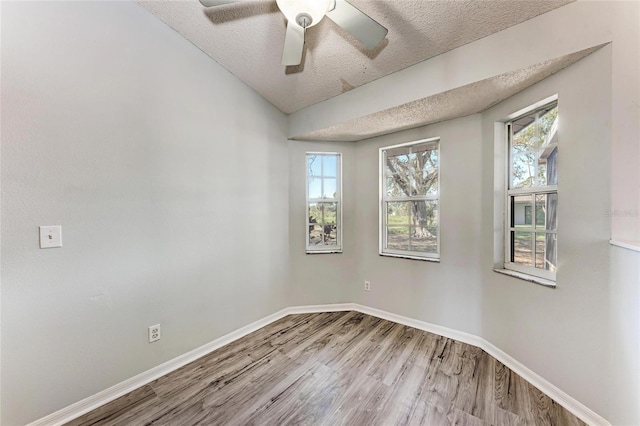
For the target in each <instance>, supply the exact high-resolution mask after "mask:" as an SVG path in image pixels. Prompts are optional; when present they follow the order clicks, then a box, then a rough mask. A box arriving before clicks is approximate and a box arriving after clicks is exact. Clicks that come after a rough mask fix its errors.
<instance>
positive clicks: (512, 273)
mask: <svg viewBox="0 0 640 426" xmlns="http://www.w3.org/2000/svg"><path fill="white" fill-rule="evenodd" d="M493 272H497V273H499V274H504V275H508V276H510V277H514V278H519V279H521V280H525V281H529V282H531V283H535V284H540V285H543V286H545V287H550V288H555V287H556V282H555V281H552V280H547V279H545V278H540V277H536V276H535V275H529V274H527V273H524V272H519V271H514V270H511V269H500V268H494V269H493Z"/></svg>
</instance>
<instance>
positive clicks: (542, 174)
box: [538, 146, 558, 185]
mask: <svg viewBox="0 0 640 426" xmlns="http://www.w3.org/2000/svg"><path fill="white" fill-rule="evenodd" d="M538 164H539V166H538V167H540V171H539V172H538V178H539V179H540V185H557V184H558V147H557V146H552V147H549V148H547V149H546V150H544V151H542V153H541V154H540V160H539V161H538Z"/></svg>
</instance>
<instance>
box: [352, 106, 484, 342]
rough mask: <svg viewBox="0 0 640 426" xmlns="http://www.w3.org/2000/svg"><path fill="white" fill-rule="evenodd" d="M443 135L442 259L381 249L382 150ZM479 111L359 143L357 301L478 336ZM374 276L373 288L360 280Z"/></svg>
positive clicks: (353, 294)
mask: <svg viewBox="0 0 640 426" xmlns="http://www.w3.org/2000/svg"><path fill="white" fill-rule="evenodd" d="M432 137H439V138H440V190H441V198H440V200H439V201H440V204H439V208H440V211H439V213H440V221H441V224H440V227H441V230H442V233H441V237H440V249H441V262H440V263H434V262H428V261H417V260H409V259H400V258H392V257H385V256H380V255H379V254H378V235H379V232H378V223H379V221H378V211H379V181H378V175H379V157H378V155H379V148H380V147H383V146H391V145H395V144H399V143H404V142H411V141H416V140H420V139H426V138H432ZM480 137H481V116H480V115H478V114H476V115H472V116H469V117H466V118H461V119H457V120H453V121H448V122H444V123H440V124H436V125H432V126H428V127H422V128H419V129H414V130H409V131H405V132H400V133H396V134H393V135H389V136H381V137H378V138H373V139H370V140H367V141H361V142H358V143H357V150H356V155H357V158H358V162H357V176H356V187H357V188H358V191H357V193H356V211H355V213H356V221H355V222H356V236H357V238H356V249H357V259H358V260H357V262H358V275H357V280H356V283H355V284H354V285H353V291H352V294H351V296H352V300H355V301H356V302H357V303H361V304H363V305H366V306H371V307H374V308H379V309H383V310H387V311H390V312H394V313H397V314H400V315H404V316H407V317H410V318H415V319H418V320H421V321H426V322H430V323H434V324H438V325H442V326H445V327H449V328H453V329H456V330H459V331H464V332H467V333H471V334H475V335H478V336H479V335H481V333H482V315H481V314H482V313H481V304H480V303H479V301H480V300H481V298H482V281H481V276H482V273H481V271H482V265H481V264H480V249H481V248H482V247H483V245H482V244H480V235H481V221H480V219H481V216H482V212H481V210H480V209H481V199H482V196H483V194H482V187H481V181H480V179H479V176H480V175H481V171H482V169H483V167H486V166H485V165H483V164H482V163H481V162H480V161H478V159H479V158H481V156H482V143H481V140H480ZM364 280H369V281H371V287H372V289H371V292H364V291H363V290H362V282H363V281H364Z"/></svg>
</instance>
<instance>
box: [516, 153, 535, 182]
mask: <svg viewBox="0 0 640 426" xmlns="http://www.w3.org/2000/svg"><path fill="white" fill-rule="evenodd" d="M535 162H536V154H535V153H529V154H521V155H517V156H514V157H513V158H512V165H511V188H530V187H532V186H533V185H534V183H535V182H534V177H535V170H536V164H535Z"/></svg>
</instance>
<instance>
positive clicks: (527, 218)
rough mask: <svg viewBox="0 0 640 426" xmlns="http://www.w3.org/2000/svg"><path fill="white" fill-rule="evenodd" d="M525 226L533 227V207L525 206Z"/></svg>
mask: <svg viewBox="0 0 640 426" xmlns="http://www.w3.org/2000/svg"><path fill="white" fill-rule="evenodd" d="M524 224H525V225H531V206H524Z"/></svg>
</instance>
